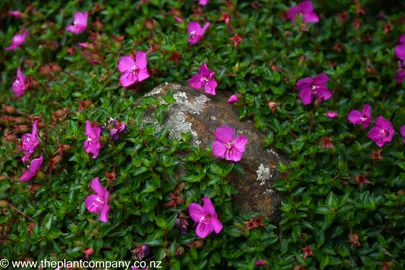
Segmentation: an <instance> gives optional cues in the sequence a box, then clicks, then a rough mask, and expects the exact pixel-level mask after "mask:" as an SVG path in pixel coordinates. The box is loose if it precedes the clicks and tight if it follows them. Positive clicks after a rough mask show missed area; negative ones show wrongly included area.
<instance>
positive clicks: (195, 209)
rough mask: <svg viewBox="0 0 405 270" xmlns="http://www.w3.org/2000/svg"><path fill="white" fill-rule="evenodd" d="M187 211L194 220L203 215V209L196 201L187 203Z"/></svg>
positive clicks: (197, 220) (199, 218)
mask: <svg viewBox="0 0 405 270" xmlns="http://www.w3.org/2000/svg"><path fill="white" fill-rule="evenodd" d="M188 213H189V215H190V217H191V218H192V219H193V220H194V221H195V222H199V221H200V220H201V218H202V217H204V216H205V212H204V209H203V208H202V207H201V205H199V204H196V203H190V204H189V205H188Z"/></svg>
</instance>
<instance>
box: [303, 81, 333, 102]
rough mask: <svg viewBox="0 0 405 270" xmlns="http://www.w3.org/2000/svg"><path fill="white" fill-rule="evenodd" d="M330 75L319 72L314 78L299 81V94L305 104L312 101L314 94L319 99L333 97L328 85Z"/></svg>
mask: <svg viewBox="0 0 405 270" xmlns="http://www.w3.org/2000/svg"><path fill="white" fill-rule="evenodd" d="M328 81H329V77H328V75H326V74H323V73H322V74H319V75H317V76H316V77H313V78H310V77H308V78H304V79H301V80H299V81H298V82H297V85H296V87H297V88H298V91H300V93H299V95H300V98H301V100H302V103H304V105H308V104H310V103H311V102H312V99H313V96H314V95H315V96H316V97H317V98H318V101H323V100H328V99H330V98H331V97H332V93H331V91H330V90H329V89H328V87H326V85H325V84H326V83H327V82H328Z"/></svg>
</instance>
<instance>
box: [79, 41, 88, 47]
mask: <svg viewBox="0 0 405 270" xmlns="http://www.w3.org/2000/svg"><path fill="white" fill-rule="evenodd" d="M77 44H78V45H79V46H80V47H82V48H87V47H89V43H87V42H79V43H77Z"/></svg>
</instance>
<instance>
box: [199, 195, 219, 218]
mask: <svg viewBox="0 0 405 270" xmlns="http://www.w3.org/2000/svg"><path fill="white" fill-rule="evenodd" d="M202 201H203V203H204V204H203V209H204V211H205V212H208V213H210V214H211V215H215V214H216V213H215V208H214V205H213V204H212V202H211V199H210V198H209V197H203V198H202Z"/></svg>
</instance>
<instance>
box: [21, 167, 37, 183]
mask: <svg viewBox="0 0 405 270" xmlns="http://www.w3.org/2000/svg"><path fill="white" fill-rule="evenodd" d="M34 175H35V174H34V173H33V172H31V171H30V170H29V169H28V170H25V171H23V173H22V175H21V177H20V181H23V182H25V181H28V180H30V179H31V178H32V177H33V176H34Z"/></svg>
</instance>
